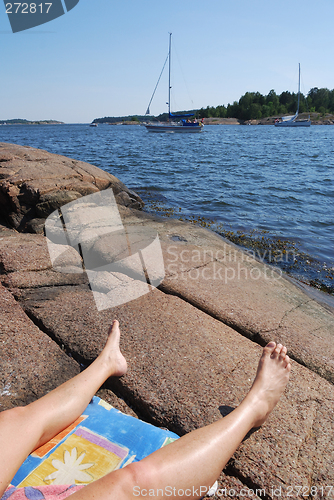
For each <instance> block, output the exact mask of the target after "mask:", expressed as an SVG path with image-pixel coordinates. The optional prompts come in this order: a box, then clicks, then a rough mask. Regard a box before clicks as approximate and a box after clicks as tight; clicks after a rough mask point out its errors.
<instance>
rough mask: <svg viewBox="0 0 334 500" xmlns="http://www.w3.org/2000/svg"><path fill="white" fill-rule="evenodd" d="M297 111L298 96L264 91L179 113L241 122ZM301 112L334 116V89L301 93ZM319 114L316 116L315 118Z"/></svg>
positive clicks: (146, 118)
mask: <svg viewBox="0 0 334 500" xmlns="http://www.w3.org/2000/svg"><path fill="white" fill-rule="evenodd" d="M296 111H297V94H296V93H295V92H292V93H291V92H289V91H285V92H282V93H281V94H280V95H278V94H276V92H275V90H271V91H270V92H269V93H268V94H267V95H262V94H261V93H260V92H246V93H245V94H244V95H243V96H241V97H240V99H239V101H234V102H233V104H228V105H227V106H225V105H219V106H216V107H214V106H207V107H206V108H201V109H196V110H190V111H189V110H187V111H185V110H183V111H177V112H176V114H181V113H189V112H193V113H194V115H195V117H196V118H197V119H202V118H235V119H238V120H240V121H241V122H246V121H249V120H260V119H262V118H267V117H278V116H282V115H289V114H291V115H292V114H294V113H295V112H296ZM299 112H300V113H311V114H312V115H313V119H321V118H324V117H325V116H326V115H327V114H331V115H334V89H333V90H329V89H327V88H320V89H319V88H317V87H314V88H312V89H311V90H310V91H309V92H308V94H307V95H306V96H305V95H304V94H302V93H301V94H300V106H299ZM314 114H315V115H314ZM152 119H153V117H151V116H147V115H141V116H117V117H115V116H114V117H110V116H109V117H104V118H96V119H95V120H94V121H93V123H110V124H115V123H128V122H133V123H134V122H137V123H141V122H144V121H149V120H152ZM154 119H158V120H160V121H166V120H167V119H168V113H162V114H161V115H159V116H157V117H154Z"/></svg>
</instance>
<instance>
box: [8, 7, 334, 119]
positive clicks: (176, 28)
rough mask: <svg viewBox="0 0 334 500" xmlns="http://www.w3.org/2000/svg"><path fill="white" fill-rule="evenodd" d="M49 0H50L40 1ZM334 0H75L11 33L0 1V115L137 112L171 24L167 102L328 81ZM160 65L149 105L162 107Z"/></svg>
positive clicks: (223, 99)
mask: <svg viewBox="0 0 334 500" xmlns="http://www.w3.org/2000/svg"><path fill="white" fill-rule="evenodd" d="M49 1H52V0H49ZM333 19H334V1H333V0H318V1H317V2H314V0H312V1H311V0H304V1H301V0H289V1H288V0H280V1H279V2H274V1H271V0H168V1H165V2H163V1H162V0H142V1H139V0H121V1H120V0H118V1H114V0H80V1H79V4H78V5H77V6H76V7H75V8H73V9H72V10H71V11H70V12H68V13H66V14H65V15H63V16H61V17H60V18H58V19H55V20H54V21H51V22H49V23H47V24H44V25H42V26H40V27H37V28H33V29H30V30H27V31H23V32H20V33H15V34H13V33H12V32H11V29H10V24H9V21H8V18H7V15H6V13H5V7H4V5H3V3H1V5H0V44H1V50H0V67H1V80H0V82H1V83H0V85H1V97H0V119H5V120H6V119H10V118H26V119H28V120H37V119H57V120H60V121H64V122H66V123H87V122H90V121H92V120H93V119H94V118H97V117H102V116H119V115H128V114H144V113H145V111H146V108H147V104H148V102H149V100H150V97H151V94H152V92H153V89H154V87H155V84H156V82H157V79H158V76H159V74H160V71H161V69H162V66H163V63H164V60H165V57H166V55H167V52H168V33H169V32H172V33H173V46H172V47H173V53H172V63H173V64H172V67H173V78H172V85H173V89H172V108H173V109H174V110H177V109H190V108H193V107H194V108H200V107H206V106H208V105H209V106H217V105H219V104H225V105H226V104H228V103H229V102H231V103H232V102H233V101H234V100H238V99H239V97H240V96H241V95H242V94H244V93H245V92H246V91H260V92H261V93H263V94H267V93H268V92H269V91H270V89H275V91H276V92H277V93H281V92H282V91H284V90H289V91H291V92H292V91H296V90H297V82H298V63H299V62H300V63H301V68H302V88H301V90H302V91H303V92H304V93H306V92H308V91H309V89H310V88H312V87H327V88H330V89H333V88H334V64H333V61H334V57H333V56H334V54H333V52H334V43H333V40H332V38H333V37H332V27H331V26H332V20H333ZM166 101H167V72H166V71H165V73H164V75H163V77H162V79H161V83H160V85H159V89H158V91H157V93H156V96H155V98H154V100H153V103H152V105H151V112H152V113H153V114H158V113H161V112H164V111H166V110H167V106H166V104H165V103H166Z"/></svg>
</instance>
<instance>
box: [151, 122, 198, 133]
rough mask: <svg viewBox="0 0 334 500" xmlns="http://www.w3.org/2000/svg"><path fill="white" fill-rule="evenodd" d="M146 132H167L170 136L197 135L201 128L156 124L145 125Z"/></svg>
mask: <svg viewBox="0 0 334 500" xmlns="http://www.w3.org/2000/svg"><path fill="white" fill-rule="evenodd" d="M145 127H146V130H147V131H148V132H167V133H170V134H173V133H177V134H179V133H181V134H198V133H199V132H202V130H203V126H202V125H198V126H192V127H189V126H186V125H179V124H176V125H172V124H166V125H162V124H157V125H145Z"/></svg>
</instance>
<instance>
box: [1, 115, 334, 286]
mask: <svg viewBox="0 0 334 500" xmlns="http://www.w3.org/2000/svg"><path fill="white" fill-rule="evenodd" d="M0 142H11V143H16V144H21V145H28V146H33V147H37V148H42V149H45V150H47V151H49V152H51V153H57V154H61V155H65V156H69V157H72V158H75V159H78V160H83V161H86V162H89V163H92V164H93V165H96V166H98V167H100V168H102V169H104V170H106V171H107V172H110V173H112V174H113V175H115V176H116V177H118V178H119V179H120V180H121V181H122V182H124V183H125V184H126V185H127V186H128V187H129V188H132V189H134V190H135V191H137V192H138V193H139V194H140V195H141V197H142V198H143V199H144V201H146V203H147V205H146V206H147V209H148V210H149V209H151V210H156V209H157V207H158V210H159V213H162V214H164V213H165V214H168V213H172V214H173V215H174V216H181V217H182V218H183V219H189V218H190V219H196V220H199V221H200V222H201V223H202V224H203V221H204V224H206V221H210V224H211V226H210V227H212V228H213V229H217V230H219V231H221V232H222V234H223V235H226V234H233V235H234V236H236V235H242V237H243V235H246V236H247V235H248V236H249V235H251V238H253V239H254V238H255V239H256V240H257V241H260V242H261V241H264V242H266V241H270V242H271V243H272V242H278V241H279V242H282V241H284V242H288V243H287V247H286V248H287V249H289V248H293V249H295V250H296V252H297V253H299V255H302V256H303V258H302V259H301V260H300V262H299V265H298V266H297V268H296V269H293V266H292V267H291V266H290V267H289V269H288V271H289V272H291V273H292V274H295V275H296V276H297V277H298V278H300V279H301V280H304V281H305V282H309V283H312V284H315V285H316V286H322V285H324V286H323V287H324V288H325V289H327V291H329V292H330V293H334V288H333V285H334V279H333V278H334V126H330V125H328V126H326V125H319V126H311V127H310V128H291V129H289V128H285V129H282V128H275V127H273V126H234V125H212V126H206V127H205V128H204V131H203V132H202V133H200V134H195V135H193V134H189V135H187V134H177V133H174V134H166V133H165V134H150V133H148V132H147V130H146V129H145V127H143V126H130V125H119V126H117V125H113V126H110V125H99V126H98V127H89V125H82V124H80V125H7V126H1V127H0ZM242 237H241V238H239V240H240V243H241V244H242V243H243V239H242ZM246 239H247V238H246ZM245 241H246V240H245ZM280 245H281V243H280ZM289 245H290V246H289ZM291 245H292V246H291ZM256 248H257V252H258V256H259V257H260V258H261V246H260V247H259V246H257V247H256ZM265 248H267V249H268V246H265V245H264V247H263V254H264V253H265V252H266V250H265ZM280 248H282V245H281V246H280Z"/></svg>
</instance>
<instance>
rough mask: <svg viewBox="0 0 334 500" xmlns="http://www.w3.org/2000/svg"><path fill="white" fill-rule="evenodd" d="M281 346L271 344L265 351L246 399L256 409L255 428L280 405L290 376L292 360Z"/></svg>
mask: <svg viewBox="0 0 334 500" xmlns="http://www.w3.org/2000/svg"><path fill="white" fill-rule="evenodd" d="M286 353H287V349H286V347H285V346H282V345H281V344H277V345H276V343H275V342H269V344H267V345H266V347H265V348H264V349H263V353H262V356H261V359H260V361H259V365H258V368H257V372H256V376H255V379H254V382H253V385H252V387H251V390H250V392H249V393H248V395H247V396H246V398H245V402H246V401H247V402H248V403H250V404H251V405H252V407H253V408H254V409H255V415H256V416H255V419H254V427H259V426H260V425H262V424H263V422H264V421H265V420H266V419H267V417H268V415H269V413H270V412H271V411H272V410H273V409H274V407H275V406H276V404H277V403H278V401H279V399H280V397H281V395H282V393H283V391H284V389H285V387H286V385H287V383H288V380H289V376H290V371H291V365H290V358H289V356H287V354H286Z"/></svg>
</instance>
